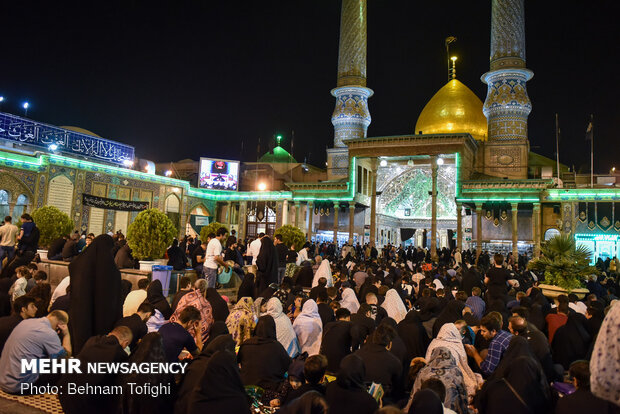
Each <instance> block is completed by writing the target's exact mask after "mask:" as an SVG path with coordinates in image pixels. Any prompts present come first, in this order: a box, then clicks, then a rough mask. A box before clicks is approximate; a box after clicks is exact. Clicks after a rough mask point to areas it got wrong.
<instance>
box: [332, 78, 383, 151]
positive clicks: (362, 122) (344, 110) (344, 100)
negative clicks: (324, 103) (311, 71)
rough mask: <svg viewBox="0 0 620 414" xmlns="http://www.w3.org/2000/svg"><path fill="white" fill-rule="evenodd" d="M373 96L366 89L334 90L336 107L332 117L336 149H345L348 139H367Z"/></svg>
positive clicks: (369, 90)
mask: <svg viewBox="0 0 620 414" xmlns="http://www.w3.org/2000/svg"><path fill="white" fill-rule="evenodd" d="M372 94H373V92H372V90H371V89H368V88H364V87H342V88H336V89H333V90H332V95H333V96H334V97H335V98H336V107H335V108H334V113H333V115H332V124H333V125H334V147H344V146H345V145H344V141H345V140H347V139H358V138H366V131H367V130H368V126H369V125H370V122H371V117H370V112H369V110H368V98H369V97H371V96H372Z"/></svg>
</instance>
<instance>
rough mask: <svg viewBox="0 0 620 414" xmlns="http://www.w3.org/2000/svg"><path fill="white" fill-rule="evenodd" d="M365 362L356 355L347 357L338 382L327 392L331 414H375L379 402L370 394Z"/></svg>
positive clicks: (328, 387) (331, 384)
mask: <svg viewBox="0 0 620 414" xmlns="http://www.w3.org/2000/svg"><path fill="white" fill-rule="evenodd" d="M365 378H366V368H365V366H364V361H362V359H361V358H360V357H359V356H357V355H356V354H351V355H347V356H346V357H344V358H343V360H342V362H341V363H340V370H339V371H338V375H337V377H336V381H333V382H330V383H329V385H328V386H327V389H326V390H325V399H326V400H327V403H328V404H329V412H330V414H349V413H355V414H374V412H375V411H376V410H377V409H378V408H379V406H378V405H377V401H375V399H374V398H373V397H372V396H371V395H370V394H369V393H368V386H367V385H366V383H365Z"/></svg>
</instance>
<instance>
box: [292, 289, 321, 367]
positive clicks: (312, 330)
mask: <svg viewBox="0 0 620 414" xmlns="http://www.w3.org/2000/svg"><path fill="white" fill-rule="evenodd" d="M293 329H294V330H295V334H296V335H297V340H298V342H299V348H300V350H301V352H302V353H303V352H307V353H308V355H310V356H311V355H316V354H318V353H319V352H320V351H321V337H322V336H323V323H322V322H321V316H320V315H319V308H318V307H317V305H316V302H315V301H313V300H312V299H308V300H306V301H305V302H304V304H303V306H302V309H301V313H300V314H299V315H298V316H297V317H296V318H295V322H293Z"/></svg>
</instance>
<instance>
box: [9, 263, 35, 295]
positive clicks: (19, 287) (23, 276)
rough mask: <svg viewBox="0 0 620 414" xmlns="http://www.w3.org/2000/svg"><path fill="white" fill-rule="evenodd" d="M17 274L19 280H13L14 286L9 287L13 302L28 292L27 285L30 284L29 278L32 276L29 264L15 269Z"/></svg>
mask: <svg viewBox="0 0 620 414" xmlns="http://www.w3.org/2000/svg"><path fill="white" fill-rule="evenodd" d="M15 275H16V276H17V280H15V282H13V286H11V288H10V289H9V295H11V302H15V299H17V298H18V297H20V296H23V295H25V294H26V285H27V284H28V280H29V279H30V278H31V277H32V274H31V273H30V270H29V269H28V267H27V266H20V267H18V268H17V269H15Z"/></svg>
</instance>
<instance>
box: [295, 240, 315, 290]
mask: <svg viewBox="0 0 620 414" xmlns="http://www.w3.org/2000/svg"><path fill="white" fill-rule="evenodd" d="M302 250H305V249H302ZM313 279H314V272H312V265H311V264H310V262H308V261H305V262H303V263H302V264H301V268H300V269H299V272H298V273H297V277H296V279H295V285H297V286H303V287H305V288H309V287H312V280H313Z"/></svg>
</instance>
